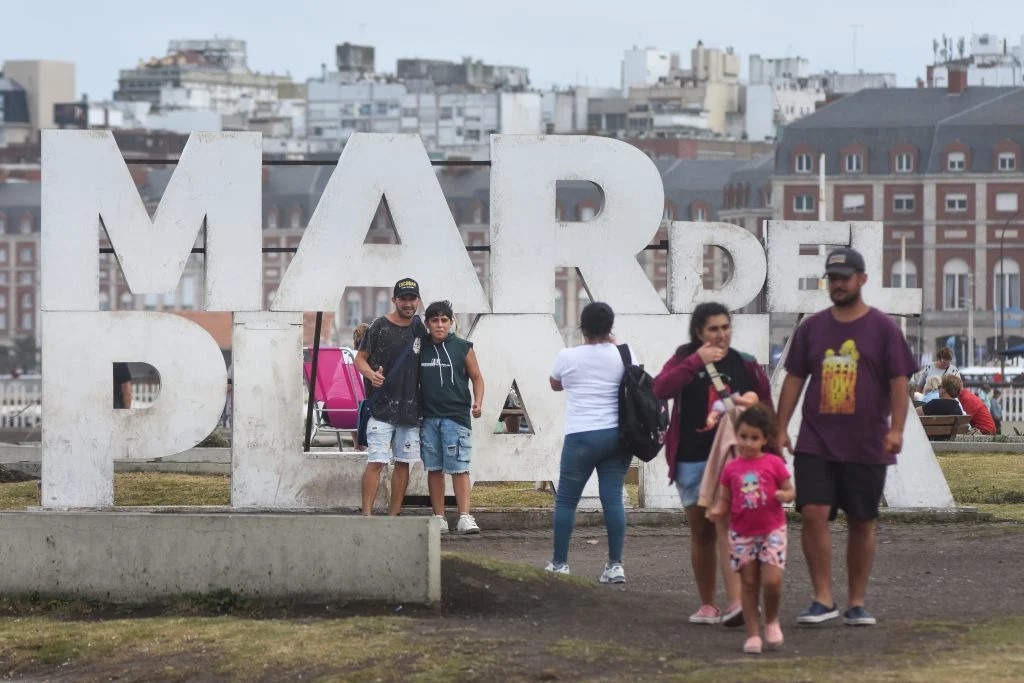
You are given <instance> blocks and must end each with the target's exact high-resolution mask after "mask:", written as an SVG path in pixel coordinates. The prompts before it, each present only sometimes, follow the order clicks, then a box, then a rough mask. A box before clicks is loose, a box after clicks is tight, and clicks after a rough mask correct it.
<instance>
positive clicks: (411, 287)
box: [394, 277, 420, 299]
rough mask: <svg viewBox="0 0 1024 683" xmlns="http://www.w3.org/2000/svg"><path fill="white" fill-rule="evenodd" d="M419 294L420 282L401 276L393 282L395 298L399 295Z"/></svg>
mask: <svg viewBox="0 0 1024 683" xmlns="http://www.w3.org/2000/svg"><path fill="white" fill-rule="evenodd" d="M410 294H412V295H414V296H419V295H420V283H418V282H416V281H415V280H413V279H412V278H411V277H403V278H402V279H401V280H399V281H398V282H396V283H395V294H394V296H395V298H396V299H397V298H398V297H400V296H408V295H410Z"/></svg>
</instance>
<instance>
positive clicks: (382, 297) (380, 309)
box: [376, 292, 391, 318]
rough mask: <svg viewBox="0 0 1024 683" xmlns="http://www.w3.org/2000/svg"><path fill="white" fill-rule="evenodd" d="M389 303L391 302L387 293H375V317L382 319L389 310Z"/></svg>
mask: <svg viewBox="0 0 1024 683" xmlns="http://www.w3.org/2000/svg"><path fill="white" fill-rule="evenodd" d="M390 303H391V300H390V299H388V293H387V292H377V310H376V315H377V317H378V318H380V317H383V316H385V315H387V314H388V310H390V308H391V307H390V306H389V304H390Z"/></svg>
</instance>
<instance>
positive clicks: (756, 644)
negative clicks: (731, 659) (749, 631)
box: [743, 636, 761, 655]
mask: <svg viewBox="0 0 1024 683" xmlns="http://www.w3.org/2000/svg"><path fill="white" fill-rule="evenodd" d="M743 652H744V654H748V655H759V654H761V636H751V637H749V638H747V642H745V643H743Z"/></svg>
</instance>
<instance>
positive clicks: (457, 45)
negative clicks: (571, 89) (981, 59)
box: [0, 0, 1024, 99]
mask: <svg viewBox="0 0 1024 683" xmlns="http://www.w3.org/2000/svg"><path fill="white" fill-rule="evenodd" d="M719 10H721V11H719ZM0 26H2V27H3V32H2V35H3V38H2V39H0V61H2V60H5V59H64V60H71V61H74V62H75V63H76V65H77V88H78V91H79V92H85V93H88V94H89V96H90V98H92V99H109V98H110V97H111V96H112V93H113V90H114V89H115V87H116V85H117V75H118V70H119V69H123V68H131V67H133V66H135V65H136V63H137V62H138V60H140V59H146V58H149V57H153V56H159V55H163V54H164V53H165V52H166V49H167V41H168V40H170V39H174V38H207V37H212V36H215V35H216V36H220V37H231V38H238V39H243V40H245V41H246V42H247V43H248V51H249V66H250V67H251V68H253V69H255V70H257V71H261V72H274V73H280V74H284V73H290V74H291V76H292V77H293V78H294V79H295V80H298V81H305V80H306V79H307V78H309V77H314V76H317V75H319V73H320V65H321V64H322V63H326V64H327V65H328V68H333V64H334V46H335V45H336V44H338V43H342V42H345V41H348V42H353V43H361V44H370V45H374V46H376V48H377V69H378V71H394V68H395V60H396V59H397V58H399V57H430V58H441V59H459V58H461V57H462V56H464V55H471V56H473V57H474V58H480V59H483V60H484V61H487V62H490V63H497V64H513V65H520V66H526V67H528V68H529V69H530V77H531V81H532V82H533V84H534V85H535V86H537V87H542V88H546V87H548V86H550V85H552V84H556V85H560V86H566V85H571V84H573V83H580V84H589V85H607V86H617V85H618V84H619V65H620V62H621V59H622V52H623V50H625V49H628V48H630V47H632V46H634V45H635V46H640V47H645V46H653V47H659V48H662V49H668V50H673V51H680V52H682V63H683V66H684V67H685V66H688V65H689V50H690V48H692V47H693V46H694V45H695V44H696V42H697V40H703V41H704V43H705V45H708V46H714V47H723V48H724V47H727V46H732V47H733V48H735V50H736V52H737V53H738V54H739V55H740V56H741V58H742V63H743V72H744V76H745V74H746V71H747V59H748V58H749V56H750V55H751V54H760V55H761V56H762V57H786V56H802V57H806V58H808V59H809V60H810V62H811V69H812V70H813V71H820V70H824V69H830V70H831V69H834V70H840V71H851V70H853V69H854V67H855V66H856V68H857V69H863V70H864V71H870V72H878V71H885V72H894V73H895V74H896V75H897V78H898V83H899V85H900V86H908V87H909V86H912V85H913V83H914V79H915V77H918V76H923V75H924V69H925V65H926V64H927V63H929V62H930V61H931V60H932V39H933V38H935V37H939V36H941V35H942V34H943V32H945V33H946V34H948V35H950V36H957V37H958V36H960V35H965V36H966V37H967V38H968V42H969V39H970V34H971V33H972V32H977V33H986V32H990V33H998V32H999V31H1007V32H1008V35H1006V37H1007V38H1009V39H1010V44H1011V45H1017V44H1019V43H1020V40H1021V38H1020V34H1021V33H1024V2H1021V1H1020V0H980V1H975V2H971V3H963V2H954V1H952V0H930V1H925V0H858V1H857V2H844V3H832V2H821V0H775V2H765V1H764V0H732V1H731V2H723V3H715V2H700V3H697V2H693V1H692V0H689V1H688V0H626V1H622V0H620V1H617V2H611V1H609V0H587V1H586V2H560V1H559V0H517V1H516V2H502V3H498V2H490V1H488V0H475V1H469V0H464V1H460V0H426V1H424V0H377V1H374V0H360V1H359V2H353V1H351V0H335V1H334V2H330V1H324V0H317V1H314V0H288V1H286V2H277V3H273V2H267V1H266V0H265V1H264V2H253V1H252V0H247V1H245V2H243V1H242V0H164V1H161V2H156V1H155V0H84V1H83V0H0ZM855 34H856V58H855V54H854V35H855Z"/></svg>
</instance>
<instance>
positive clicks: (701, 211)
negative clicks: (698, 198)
mask: <svg viewBox="0 0 1024 683" xmlns="http://www.w3.org/2000/svg"><path fill="white" fill-rule="evenodd" d="M707 219H708V210H707V209H706V208H705V207H703V206H698V207H696V208H695V209H694V210H693V220H695V221H706V220H707Z"/></svg>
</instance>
